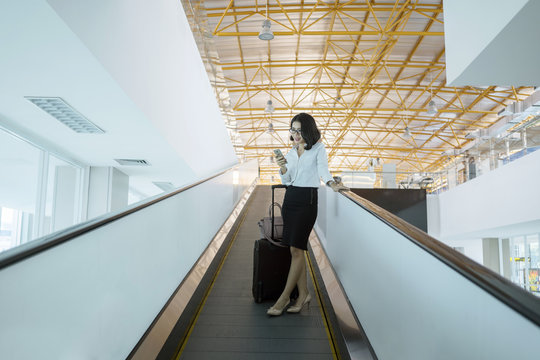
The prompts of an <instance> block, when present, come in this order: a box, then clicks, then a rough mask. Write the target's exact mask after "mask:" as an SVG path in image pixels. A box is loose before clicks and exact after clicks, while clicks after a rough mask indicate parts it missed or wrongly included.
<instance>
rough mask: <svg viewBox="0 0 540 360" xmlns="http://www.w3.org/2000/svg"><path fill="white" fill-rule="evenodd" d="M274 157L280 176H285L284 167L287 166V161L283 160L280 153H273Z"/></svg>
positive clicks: (285, 170) (285, 168) (285, 169)
mask: <svg viewBox="0 0 540 360" xmlns="http://www.w3.org/2000/svg"><path fill="white" fill-rule="evenodd" d="M274 157H275V158H276V163H277V164H278V165H279V168H280V172H281V174H282V175H283V174H285V173H286V172H287V167H286V166H285V164H287V160H286V159H285V157H284V156H283V154H282V153H281V151H280V152H277V151H274Z"/></svg>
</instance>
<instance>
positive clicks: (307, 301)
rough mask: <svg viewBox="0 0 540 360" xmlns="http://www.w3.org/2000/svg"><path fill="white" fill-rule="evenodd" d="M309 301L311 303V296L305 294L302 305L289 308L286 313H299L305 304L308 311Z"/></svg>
mask: <svg viewBox="0 0 540 360" xmlns="http://www.w3.org/2000/svg"><path fill="white" fill-rule="evenodd" d="M310 301H311V294H307V296H306V298H305V299H304V301H302V304H300V305H295V306H291V307H290V308H288V309H287V312H288V313H292V314H296V313H299V312H300V311H301V310H302V308H303V307H304V305H306V304H307V306H308V309H309V302H310Z"/></svg>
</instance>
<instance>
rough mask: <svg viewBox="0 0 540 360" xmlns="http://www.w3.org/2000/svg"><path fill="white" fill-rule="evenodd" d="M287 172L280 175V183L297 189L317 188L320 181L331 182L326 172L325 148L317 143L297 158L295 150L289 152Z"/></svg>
mask: <svg viewBox="0 0 540 360" xmlns="http://www.w3.org/2000/svg"><path fill="white" fill-rule="evenodd" d="M285 159H287V164H285V166H286V167H287V172H286V173H285V174H281V171H280V176H281V182H282V183H283V184H285V185H294V186H298V187H319V185H320V183H321V181H320V179H322V180H323V181H324V183H325V184H326V183H327V182H328V181H330V180H333V178H332V175H331V174H330V172H329V171H328V157H327V156H326V148H325V147H324V144H323V143H322V142H320V141H319V142H318V143H316V144H315V145H313V146H312V147H311V149H309V150H304V153H303V154H302V155H301V156H300V157H298V152H297V151H296V148H294V147H293V148H292V149H291V150H289V152H288V153H287V155H285Z"/></svg>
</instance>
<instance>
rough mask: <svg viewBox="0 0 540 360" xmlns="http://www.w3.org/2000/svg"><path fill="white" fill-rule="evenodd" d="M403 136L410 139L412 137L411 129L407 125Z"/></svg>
mask: <svg viewBox="0 0 540 360" xmlns="http://www.w3.org/2000/svg"><path fill="white" fill-rule="evenodd" d="M403 137H404V138H405V139H410V138H411V131H410V130H409V127H408V126H406V127H405V131H403Z"/></svg>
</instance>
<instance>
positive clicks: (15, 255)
mask: <svg viewBox="0 0 540 360" xmlns="http://www.w3.org/2000/svg"><path fill="white" fill-rule="evenodd" d="M241 165H242V164H238V165H234V166H232V167H231V168H229V169H226V170H223V171H220V172H219V173H217V174H214V175H212V176H209V177H207V178H205V179H203V180H200V181H197V182H195V183H193V184H190V185H187V186H185V187H182V188H180V189H177V190H174V191H172V192H170V193H167V194H165V195H156V196H154V197H151V198H149V199H147V200H144V201H143V202H142V203H140V204H135V205H133V206H132V207H129V208H127V209H126V210H120V211H118V212H115V213H114V212H113V213H108V214H105V215H102V216H99V217H96V218H94V219H91V220H88V221H85V222H82V223H80V224H77V225H73V226H70V227H68V228H66V229H63V230H60V231H57V232H54V233H52V234H49V235H46V236H43V237H41V238H38V239H35V240H31V241H29V242H27V243H25V244H22V245H19V246H17V247H15V248H13V249H10V250H6V251H4V252H2V253H0V270H1V269H3V268H5V267H7V266H10V265H13V264H15V263H17V262H19V261H22V260H25V259H27V258H29V257H31V256H34V255H36V254H39V253H40V252H42V251H45V250H47V249H50V248H52V247H54V246H57V245H59V244H62V243H64V242H66V241H69V240H71V239H74V238H76V237H77V236H80V235H82V234H84V233H87V232H89V231H92V230H94V229H97V228H99V227H101V226H104V225H106V224H109V223H111V222H113V221H115V220H118V219H120V218H123V217H124V216H128V215H130V214H133V213H134V212H137V211H139V210H142V209H144V208H146V207H148V206H151V205H153V204H155V203H158V202H160V201H163V200H165V199H168V198H170V197H173V196H175V195H178V194H180V193H181V192H184V191H186V190H189V189H191V188H192V187H195V186H197V185H200V184H202V183H204V182H207V181H209V180H212V179H214V178H216V177H218V176H221V175H223V174H225V173H226V172H229V171H233V170H234V169H236V168H238V167H239V166H241Z"/></svg>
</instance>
